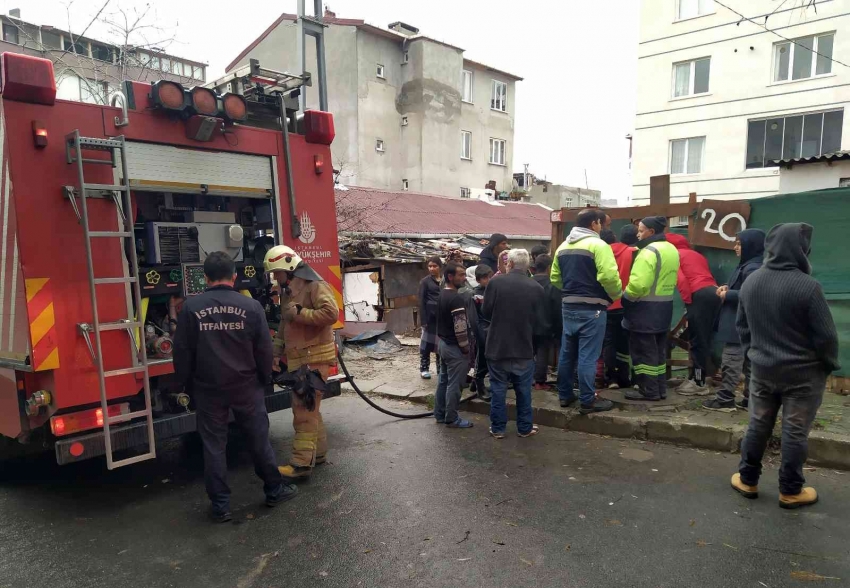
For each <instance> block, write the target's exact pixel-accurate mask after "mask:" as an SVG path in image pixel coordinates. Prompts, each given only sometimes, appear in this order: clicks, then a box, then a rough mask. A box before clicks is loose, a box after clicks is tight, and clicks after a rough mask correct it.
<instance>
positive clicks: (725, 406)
mask: <svg viewBox="0 0 850 588" xmlns="http://www.w3.org/2000/svg"><path fill="white" fill-rule="evenodd" d="M702 407H703V408H704V409H706V410H713V411H714V412H735V401H734V400H718V399H717V398H711V399H709V400H706V401H705V402H703V403H702Z"/></svg>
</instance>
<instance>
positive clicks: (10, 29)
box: [3, 23, 18, 45]
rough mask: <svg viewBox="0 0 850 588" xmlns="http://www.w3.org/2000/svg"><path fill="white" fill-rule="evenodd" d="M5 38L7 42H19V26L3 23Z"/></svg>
mask: <svg viewBox="0 0 850 588" xmlns="http://www.w3.org/2000/svg"><path fill="white" fill-rule="evenodd" d="M3 40H4V41H6V42H7V43H14V44H15V45H17V44H18V27H16V26H15V25H13V24H6V23H3Z"/></svg>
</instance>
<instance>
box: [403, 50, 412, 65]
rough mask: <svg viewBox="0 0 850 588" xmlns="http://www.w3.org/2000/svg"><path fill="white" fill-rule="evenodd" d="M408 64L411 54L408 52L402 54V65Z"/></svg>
mask: <svg viewBox="0 0 850 588" xmlns="http://www.w3.org/2000/svg"><path fill="white" fill-rule="evenodd" d="M406 63H410V53H408V52H407V51H405V52H404V53H402V54H401V64H402V65H404V64H406Z"/></svg>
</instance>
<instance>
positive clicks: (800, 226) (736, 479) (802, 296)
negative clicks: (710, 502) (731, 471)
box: [732, 223, 841, 508]
mask: <svg viewBox="0 0 850 588" xmlns="http://www.w3.org/2000/svg"><path fill="white" fill-rule="evenodd" d="M812 232H813V229H812V226H811V225H808V224H805V223H788V224H783V225H777V226H775V227H773V228H772V229H771V230H770V232H769V233H768V234H767V239H766V241H765V258H764V267H762V268H761V269H760V270H758V271H756V272H755V273H753V275H752V276H750V277H749V279H748V280H747V281H746V282H745V283H744V285H743V287H742V288H741V294H740V297H739V303H738V318H737V324H736V326H737V328H738V334H739V335H740V336H741V344H742V345H743V347H744V351H745V352H746V354H747V357H748V358H749V360H750V362H751V364H752V379H751V381H750V424H749V427H748V428H747V434H746V435H745V437H744V441H743V443H742V444H741V463H740V466H739V467H738V473H737V474H735V475H734V476H732V487H733V488H734V489H735V490H737V491H738V492H740V493H741V494H743V495H744V496H746V497H748V498H756V497H757V496H758V481H759V476H760V475H761V461H762V458H763V457H764V452H765V449H766V448H767V443H768V441H769V440H770V437H771V434H772V433H773V428H774V426H775V425H776V417H777V416H778V414H779V410H780V408H781V409H782V464H781V466H780V467H779V506H780V507H782V508H799V507H801V506H807V505H809V504H814V503H815V502H817V500H818V493H817V491H816V490H815V489H814V488H807V487H804V484H805V482H806V479H805V478H804V477H803V464H804V463H805V462H806V458H807V456H808V438H809V432H810V431H811V428H812V423H813V422H814V420H815V415H816V414H817V411H818V408H819V407H820V404H821V401H822V400H823V393H824V389H825V388H826V379H827V377H828V376H829V374H830V373H832V372H833V371H835V370H838V369H840V367H841V366H840V365H839V364H838V333H837V331H836V329H835V322H834V321H833V319H832V314H831V313H830V310H829V306H828V305H827V302H826V297H825V296H824V293H823V289H822V288H821V285H820V284H819V283H818V281H817V280H815V279H814V278H813V277H812V276H811V275H810V274H811V273H812V266H811V264H810V263H809V258H808V256H809V252H810V251H811V240H812Z"/></svg>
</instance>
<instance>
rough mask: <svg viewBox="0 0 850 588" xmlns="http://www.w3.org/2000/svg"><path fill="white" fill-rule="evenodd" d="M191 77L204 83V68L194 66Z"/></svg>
mask: <svg viewBox="0 0 850 588" xmlns="http://www.w3.org/2000/svg"><path fill="white" fill-rule="evenodd" d="M192 77H193V78H195V79H196V80H199V81H201V82H203V81H204V68H203V67H201V66H198V65H196V66H195V67H193V68H192Z"/></svg>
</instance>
